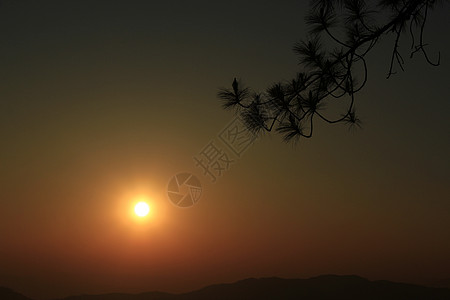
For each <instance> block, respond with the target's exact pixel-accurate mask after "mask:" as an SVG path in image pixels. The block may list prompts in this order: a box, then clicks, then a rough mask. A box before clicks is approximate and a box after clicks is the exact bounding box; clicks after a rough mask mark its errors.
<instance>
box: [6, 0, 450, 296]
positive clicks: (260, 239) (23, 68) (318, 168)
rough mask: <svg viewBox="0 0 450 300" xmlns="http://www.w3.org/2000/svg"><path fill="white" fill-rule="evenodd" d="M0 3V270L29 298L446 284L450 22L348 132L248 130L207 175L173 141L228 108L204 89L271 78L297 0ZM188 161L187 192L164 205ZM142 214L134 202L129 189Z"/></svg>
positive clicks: (441, 17)
mask: <svg viewBox="0 0 450 300" xmlns="http://www.w3.org/2000/svg"><path fill="white" fill-rule="evenodd" d="M155 2H156V1H144V0H142V1H138V0H134V1H124V0H123V1H119V0H114V1H113V0H108V1H106V0H96V1H87V0H83V1H75V0H67V1H56V0H48V1H47V0H46V1H32V0H20V1H12V0H9V1H8V0H2V1H0V141H1V142H0V143H1V147H0V286H7V287H10V288H13V289H14V290H17V291H18V292H21V293H23V294H25V295H26V296H29V297H33V298H35V299H50V298H55V297H64V296H68V295H74V294H86V293H90V294H93V293H107V292H130V293H131V292H133V293H135V292H144V291H152V290H161V291H167V292H184V291H190V290H194V289H197V288H201V287H203V286H206V285H208V284H213V283H220V282H232V281H236V280H239V279H243V278H247V277H272V276H280V277H288V278H307V277H312V276H316V275H320V274H357V275H360V276H363V277H366V278H368V279H372V280H376V279H386V280H394V281H404V282H410V283H421V284H434V283H436V282H440V281H442V280H444V281H445V280H447V282H450V255H449V253H450V158H449V153H450V138H449V137H450V118H449V113H450V102H449V101H448V99H449V94H450V88H449V78H450V77H449V65H450V51H449V50H450V44H449V39H448V36H450V32H449V29H450V26H449V25H450V24H449V18H448V13H447V12H448V7H446V9H440V10H436V11H433V12H432V18H431V19H430V20H429V23H428V27H427V29H426V32H425V37H426V40H427V41H426V42H427V43H428V44H429V46H428V50H429V52H430V55H431V57H432V58H435V57H436V56H437V53H438V52H439V51H440V53H441V65H440V66H439V67H432V66H430V65H428V64H427V63H426V62H425V60H424V59H423V57H422V56H420V55H417V56H415V57H414V58H413V59H409V52H408V50H409V44H408V43H405V44H404V45H402V48H401V50H404V51H405V55H404V56H405V58H406V72H399V73H397V74H396V75H395V76H393V77H391V78H390V79H389V80H386V75H387V72H388V68H389V59H390V55H391V52H390V51H391V46H392V44H391V43H390V42H389V41H392V40H386V42H383V43H380V44H379V45H378V47H376V48H375V50H374V51H373V53H371V54H369V56H368V63H369V81H368V84H367V86H366V87H365V88H364V90H363V91H361V92H360V93H359V94H358V95H357V99H358V102H357V108H358V110H359V112H360V116H361V118H362V120H363V129H362V130H358V131H349V130H348V129H347V127H345V126H341V125H335V126H330V125H327V124H323V123H320V122H319V123H317V128H316V130H315V132H314V137H313V138H312V139H309V140H301V141H300V142H299V143H298V144H297V145H292V144H286V143H283V142H282V139H281V138H280V137H279V136H277V135H274V134H269V135H265V136H263V137H261V138H259V139H257V140H256V141H255V143H254V144H253V145H251V146H250V147H249V148H248V149H247V150H246V151H245V152H244V153H243V154H242V156H241V157H240V158H238V159H236V160H235V162H234V163H233V164H232V165H231V167H230V169H229V170H227V171H226V172H224V173H223V176H220V177H219V178H217V181H216V182H215V183H212V182H211V181H210V179H209V178H208V177H206V176H204V175H203V172H202V169H200V168H199V167H197V166H196V165H195V161H194V160H193V157H194V156H196V155H198V154H199V152H200V151H201V150H202V149H203V148H204V147H205V146H206V145H207V144H208V143H209V142H211V141H217V139H218V135H219V134H220V132H222V130H224V128H225V127H226V126H227V124H229V123H230V122H231V121H232V120H233V117H234V115H233V112H232V111H225V110H223V109H222V108H221V104H220V101H219V100H218V99H217V96H216V94H217V91H218V89H219V88H220V87H229V86H230V85H231V83H232V80H233V78H234V77H237V78H241V79H242V80H243V81H244V82H245V83H247V84H248V85H249V86H251V87H253V88H254V89H256V90H264V89H265V88H266V87H268V86H269V85H270V84H271V83H273V82H278V81H280V80H283V79H290V78H291V77H292V76H293V75H294V74H295V73H296V72H297V71H299V70H298V68H299V67H298V59H297V57H296V56H295V55H294V54H293V52H292V46H293V45H294V44H295V42H297V41H299V40H300V39H302V38H304V37H306V34H307V28H306V27H305V25H304V16H305V14H306V12H307V10H308V3H307V2H308V1H293V0H283V1H235V0H232V1H197V0H193V1H158V2H157V3H155ZM180 172H189V173H193V174H195V175H196V176H197V178H198V179H199V180H200V181H201V184H202V187H203V192H202V195H201V198H200V200H199V201H198V203H196V204H195V205H194V206H192V207H190V208H179V207H176V206H175V205H173V204H172V203H171V202H170V201H169V199H168V196H167V186H168V183H169V180H170V179H171V178H172V176H174V175H175V174H178V173H180ZM140 200H145V201H147V202H148V203H149V205H150V207H151V211H150V213H149V215H148V216H146V217H144V218H138V217H137V216H135V215H134V214H133V205H134V204H135V203H136V202H138V201H140Z"/></svg>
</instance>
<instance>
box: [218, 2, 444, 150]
mask: <svg viewBox="0 0 450 300" xmlns="http://www.w3.org/2000/svg"><path fill="white" fill-rule="evenodd" d="M439 2H443V1H438V0H409V1H408V0H379V1H365V0H314V1H312V2H311V11H310V12H309V14H308V15H307V16H306V23H307V25H308V26H309V27H310V34H311V37H310V38H309V39H308V40H306V41H301V42H299V43H297V44H296V45H295V46H294V49H293V50H294V52H295V54H297V55H298V56H299V59H300V66H301V67H302V68H303V70H302V72H299V73H298V74H297V75H296V77H295V78H293V79H292V80H290V81H288V82H279V83H275V84H273V85H272V86H270V87H269V88H267V90H266V91H265V92H263V93H255V92H252V91H251V90H250V89H249V88H248V87H244V86H242V84H241V83H240V82H238V81H237V80H236V79H234V81H233V83H232V89H226V88H223V89H220V91H219V93H218V97H219V98H220V99H221V100H222V105H223V107H224V108H226V109H229V108H236V109H237V111H238V113H239V114H241V116H242V118H243V120H244V121H245V123H246V125H247V127H248V129H249V130H251V131H253V132H255V133H260V132H265V131H272V130H276V131H277V132H279V133H280V134H282V135H283V136H284V140H285V141H286V142H290V141H296V140H298V139H299V138H300V137H305V138H310V137H312V135H313V125H314V122H313V120H314V119H321V120H323V121H325V122H327V123H329V124H335V123H345V124H348V125H349V126H350V128H354V127H361V120H360V119H359V117H358V116H357V114H356V111H355V94H356V93H357V92H359V91H360V90H361V89H362V88H363V87H364V86H365V84H366V82H367V73H368V70H367V64H366V58H365V57H366V55H367V54H368V53H369V52H370V51H371V50H372V49H373V47H374V46H375V45H376V44H377V43H378V42H379V41H380V39H381V38H382V37H385V36H389V35H391V36H393V37H394V43H393V46H392V55H391V59H390V63H389V69H388V74H387V78H389V77H390V76H391V75H393V74H395V73H396V72H395V68H396V67H399V68H400V69H401V70H403V69H404V68H403V65H404V59H403V56H402V54H401V53H400V50H399V43H400V41H401V39H402V38H403V36H404V35H405V33H406V32H407V33H408V34H409V36H410V38H411V49H410V51H411V53H410V57H413V55H414V54H416V53H418V52H421V53H422V54H423V55H424V57H425V60H426V61H427V62H428V63H429V64H431V65H433V66H437V65H439V63H440V54H439V55H438V57H437V60H436V61H433V60H432V59H430V57H429V54H428V52H427V50H426V46H427V44H425V43H424V29H425V25H426V22H427V18H428V13H429V11H430V10H431V9H433V8H435V7H436V5H437V4H438V3H439ZM374 20H384V22H376V21H374ZM379 23H381V24H379ZM324 39H325V42H326V43H327V45H329V44H330V43H331V44H333V46H331V47H330V46H328V47H326V46H325V45H324V44H323V40H324ZM357 73H358V74H359V75H361V76H362V80H361V81H360V83H358V81H357V80H356V74H357ZM334 99H337V100H336V101H339V102H340V103H342V104H343V105H344V109H343V113H341V115H340V116H339V117H334V118H333V117H330V116H328V114H327V112H326V111H325V104H326V103H328V102H330V101H335V100H334ZM327 101H328V102H327Z"/></svg>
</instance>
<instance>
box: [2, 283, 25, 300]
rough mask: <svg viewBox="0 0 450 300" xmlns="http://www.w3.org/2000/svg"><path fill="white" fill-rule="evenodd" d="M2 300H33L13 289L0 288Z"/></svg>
mask: <svg viewBox="0 0 450 300" xmlns="http://www.w3.org/2000/svg"><path fill="white" fill-rule="evenodd" d="M0 299H1V300H31V299H30V298H28V297H25V296H24V295H21V294H19V293H16V292H14V291H13V290H12V289H9V288H7V287H3V286H0Z"/></svg>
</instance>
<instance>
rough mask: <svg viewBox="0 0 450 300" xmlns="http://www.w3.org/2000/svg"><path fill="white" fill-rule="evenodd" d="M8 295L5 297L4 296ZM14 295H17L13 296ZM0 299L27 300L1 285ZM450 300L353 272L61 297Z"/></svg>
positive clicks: (435, 291) (440, 292)
mask: <svg viewBox="0 0 450 300" xmlns="http://www.w3.org/2000/svg"><path fill="white" fill-rule="evenodd" d="M8 296H9V297H10V298H7V297H8ZM14 297H16V298H14ZM0 299H1V300H30V299H29V298H27V297H25V296H22V295H20V294H18V293H15V292H13V291H12V290H10V289H6V288H0ZM244 299H245V300H269V299H270V300H271V299H273V300H294V299H295V300H302V299H305V300H331V299H333V300H337V299H346V300H369V299H370V300H375V299H377V300H378V299H379V300H450V289H448V288H431V287H425V286H420V285H414V284H406V283H396V282H390V281H385V280H378V281H370V280H368V279H365V278H362V277H359V276H355V275H346V276H340V275H321V276H318V277H313V278H309V279H283V278H278V277H272V278H258V279H257V278H248V279H244V280H240V281H237V282H234V283H224V284H214V285H210V286H207V287H204V288H202V289H199V290H196V291H192V292H189V293H183V294H169V293H161V292H149V293H141V294H121V293H115V294H101V295H79V296H70V297H66V298H63V299H60V300H244Z"/></svg>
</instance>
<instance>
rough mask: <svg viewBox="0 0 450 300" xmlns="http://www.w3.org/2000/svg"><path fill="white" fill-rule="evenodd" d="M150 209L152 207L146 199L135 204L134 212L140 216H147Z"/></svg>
mask: <svg viewBox="0 0 450 300" xmlns="http://www.w3.org/2000/svg"><path fill="white" fill-rule="evenodd" d="M149 211H150V207H149V206H148V204H147V203H145V202H144V201H141V202H138V203H137V204H136V205H135V206H134V212H135V214H136V215H137V216H138V217H145V216H146V215H147V214H148V213H149Z"/></svg>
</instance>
